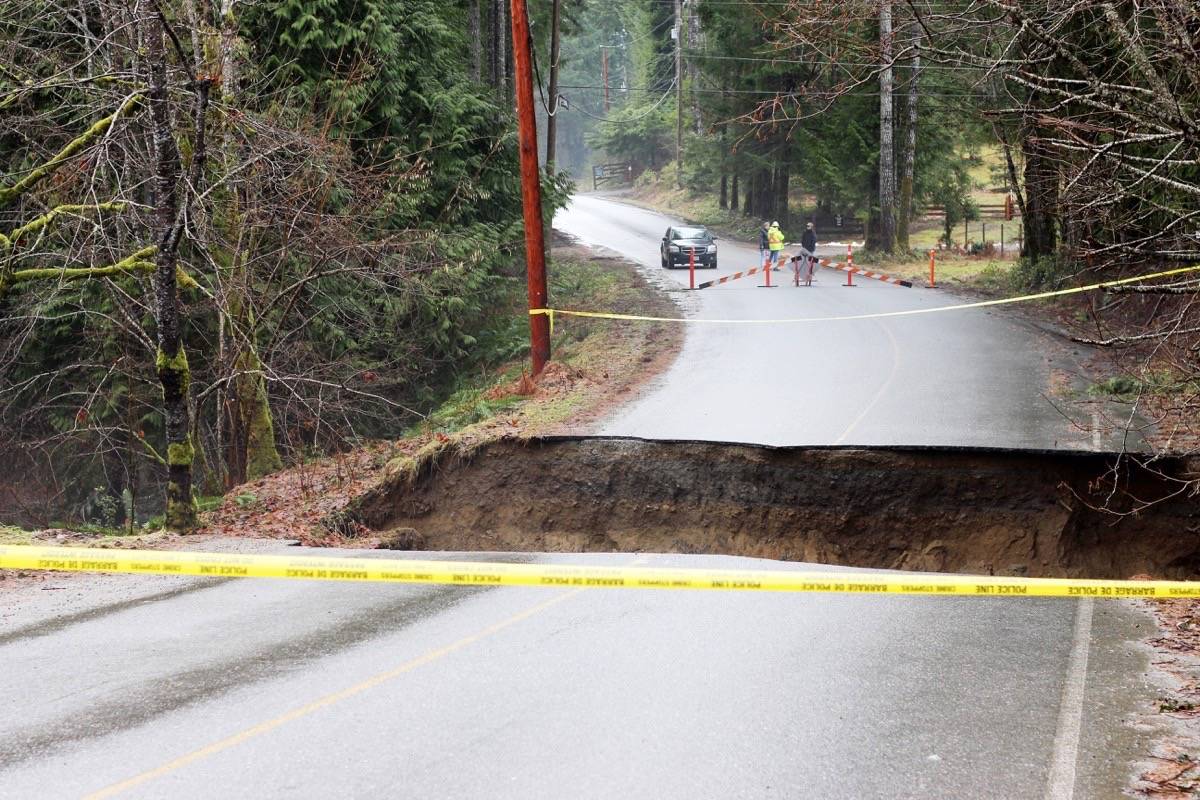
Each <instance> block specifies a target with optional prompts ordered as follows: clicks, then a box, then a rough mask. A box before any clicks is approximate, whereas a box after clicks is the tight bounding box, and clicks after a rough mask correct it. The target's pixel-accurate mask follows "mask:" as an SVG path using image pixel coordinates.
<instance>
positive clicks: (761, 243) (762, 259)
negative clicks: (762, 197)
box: [758, 220, 771, 267]
mask: <svg viewBox="0 0 1200 800" xmlns="http://www.w3.org/2000/svg"><path fill="white" fill-rule="evenodd" d="M770 227H771V226H770V224H769V223H767V222H766V221H765V220H764V221H763V224H762V227H761V228H759V229H758V265H759V266H760V267H761V266H762V265H763V264H765V263H767V252H768V251H769V249H770V247H771V243H770V242H769V241H767V231H768V230H769V229H770Z"/></svg>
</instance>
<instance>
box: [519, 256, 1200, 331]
mask: <svg viewBox="0 0 1200 800" xmlns="http://www.w3.org/2000/svg"><path fill="white" fill-rule="evenodd" d="M1196 271H1200V265H1197V266H1194V267H1180V268H1178V269H1169V270H1166V271H1165V272H1153V273H1150V274H1149V275H1137V276H1135V277H1133V278H1120V279H1118V280H1114V281H1101V282H1100V283H1091V284H1088V285H1087V286H1075V287H1073V288H1071V289H1055V290H1054V291H1050V292H1038V293H1037V294H1024V295H1020V296H1018V297H1004V298H1001V299H999V300H980V301H977V302H974V303H956V304H955V305H950V306H935V307H933V308H913V309H908V310H906V311H881V312H878V313H874V314H844V315H841V316H836V317H791V318H788V319H705V318H689V317H649V316H642V315H640V314H611V313H608V312H606V311H569V310H567V309H562V308H531V309H529V315H530V316H538V315H544V316H547V317H549V318H550V330H551V331H553V330H554V317H555V315H561V316H566V317H592V318H595V319H621V320H636V321H641V322H688V323H709V324H718V325H778V324H783V323H793V322H846V321H849V320H856V319H881V318H883V317H910V316H914V315H916V314H936V313H938V312H941V311H961V310H963V309H967V308H986V307H988V306H1002V305H1007V304H1009V303H1027V302H1029V301H1030V300H1045V299H1047V298H1050V297H1063V296H1064V295H1069V294H1081V293H1083V292H1094V291H1096V290H1097V289H1104V288H1107V287H1109V286H1121V285H1122V284H1127V283H1138V282H1141V281H1150V280H1155V279H1157V278H1168V277H1170V276H1172V275H1182V274H1184V273H1187V272H1196Z"/></svg>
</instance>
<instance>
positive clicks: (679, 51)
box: [675, 0, 683, 189]
mask: <svg viewBox="0 0 1200 800" xmlns="http://www.w3.org/2000/svg"><path fill="white" fill-rule="evenodd" d="M675 186H676V187H678V188H680V189H682V188H683V0H675Z"/></svg>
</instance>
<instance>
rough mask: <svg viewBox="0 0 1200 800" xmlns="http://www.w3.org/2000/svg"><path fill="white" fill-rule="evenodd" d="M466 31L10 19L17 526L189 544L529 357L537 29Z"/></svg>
mask: <svg viewBox="0 0 1200 800" xmlns="http://www.w3.org/2000/svg"><path fill="white" fill-rule="evenodd" d="M473 12H474V19H475V20H476V22H477V23H478V22H479V21H480V18H481V14H480V9H479V6H478V4H476V5H475V6H474V7H473ZM467 16H468V15H467V10H466V9H464V8H461V7H457V6H455V7H447V6H444V5H443V4H439V3H434V2H431V1H430V0H402V2H388V3H381V2H375V1H374V0H368V1H367V2H359V3H340V2H334V3H318V4H314V3H311V2H305V1H304V0H268V2H262V3H253V4H245V3H221V4H216V3H209V2H205V1H204V0H194V1H193V0H185V2H180V3H165V4H159V3H155V2H148V1H147V0H139V2H116V0H85V2H83V3H78V4H76V3H69V4H67V3H59V2H56V0H36V1H35V2H27V3H18V4H15V5H10V7H9V8H6V13H4V14H2V15H0V56H2V57H0V522H27V523H38V524H42V525H45V524H49V523H50V522H53V521H64V522H69V523H71V524H74V525H98V526H101V527H112V528H116V529H126V530H129V529H132V528H134V527H141V526H143V525H145V524H146V523H147V522H154V521H155V520H158V519H161V520H162V521H163V522H164V524H166V525H167V526H168V527H170V528H172V529H175V530H181V531H187V530H190V529H192V528H193V527H194V526H195V524H196V516H197V514H198V513H199V512H200V511H202V510H203V508H204V505H205V500H204V498H211V497H214V496H220V495H223V494H224V493H225V492H228V491H230V490H232V489H233V488H234V487H236V486H238V485H239V484H241V483H243V482H245V481H247V480H254V479H257V478H259V477H262V476H264V475H267V474H270V473H272V472H274V471H276V470H278V469H280V468H281V467H282V466H284V465H287V464H298V463H304V462H305V461H307V460H310V459H312V458H319V457H322V456H325V455H328V454H331V453H340V452H345V451H346V450H348V449H349V448H352V447H354V446H356V444H357V443H358V442H360V441H362V440H364V439H369V438H375V437H387V436H395V435H398V434H399V433H401V432H402V431H403V430H405V429H406V428H408V427H409V426H411V425H412V424H413V423H414V422H415V421H416V420H419V419H421V418H422V417H423V416H424V415H425V414H427V413H428V411H429V410H430V409H431V408H434V407H436V406H438V405H439V404H440V403H441V402H442V400H443V399H444V398H445V397H446V396H447V395H448V394H449V393H451V392H453V390H454V387H455V386H456V385H458V384H460V383H461V382H462V381H463V376H464V375H467V374H470V373H473V372H474V371H477V370H479V369H483V368H486V367H488V366H489V365H491V364H494V363H496V362H497V360H502V359H506V358H510V357H512V356H514V355H516V354H517V353H518V352H520V351H521V349H522V348H523V347H524V344H523V343H522V342H521V341H520V340H519V337H518V336H516V335H515V331H516V330H517V329H518V328H520V327H522V326H523V325H527V323H526V320H525V318H524V317H522V316H518V317H516V318H513V316H512V315H511V313H510V311H511V304H509V303H507V298H509V297H511V296H513V294H514V292H522V291H523V288H522V287H523V282H524V264H523V255H522V253H523V227H522V224H521V219H520V214H521V200H520V182H519V175H518V168H517V154H516V136H515V130H514V125H513V123H512V112H511V111H510V109H511V108H512V85H513V82H512V77H511V66H510V65H509V64H508V62H507V61H506V59H505V57H504V53H505V52H506V51H505V50H504V49H503V44H504V41H505V37H507V36H508V35H509V33H508V29H507V21H506V19H505V18H504V16H503V15H501V16H500V17H498V18H495V19H489V18H488V17H487V15H482V20H483V22H482V24H483V28H482V29H476V30H474V31H472V30H470V27H469V26H468V25H467V24H466V23H467ZM485 43H486V47H485V46H484V44H485ZM489 63H490V65H491V69H490V70H489V69H485V67H487V66H488V65H489ZM543 188H544V190H545V191H544V196H545V198H546V213H547V214H551V213H553V211H554V209H555V208H556V207H558V206H559V205H561V203H562V202H563V200H564V198H565V196H566V192H567V191H568V189H569V181H568V180H567V179H566V178H565V176H563V175H560V174H557V173H555V172H553V171H551V170H547V172H546V175H545V177H544V187H543Z"/></svg>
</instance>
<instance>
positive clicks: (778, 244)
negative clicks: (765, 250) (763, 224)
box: [767, 228, 783, 250]
mask: <svg viewBox="0 0 1200 800" xmlns="http://www.w3.org/2000/svg"><path fill="white" fill-rule="evenodd" d="M767 244H768V246H769V247H770V248H771V249H772V250H782V249H783V231H781V230H779V228H771V230H769V231H767Z"/></svg>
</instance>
